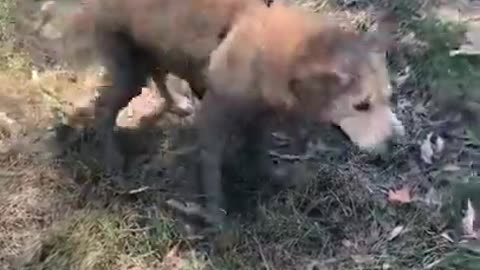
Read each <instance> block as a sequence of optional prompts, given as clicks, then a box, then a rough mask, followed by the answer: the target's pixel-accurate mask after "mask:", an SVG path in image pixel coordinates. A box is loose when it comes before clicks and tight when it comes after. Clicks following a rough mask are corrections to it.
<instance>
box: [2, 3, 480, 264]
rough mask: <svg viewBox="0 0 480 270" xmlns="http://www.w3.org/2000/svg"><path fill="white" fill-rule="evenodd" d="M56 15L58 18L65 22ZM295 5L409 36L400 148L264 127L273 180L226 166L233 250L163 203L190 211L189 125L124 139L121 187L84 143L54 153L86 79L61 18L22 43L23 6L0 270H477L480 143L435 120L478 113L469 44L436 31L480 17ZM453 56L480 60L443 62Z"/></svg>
mask: <svg viewBox="0 0 480 270" xmlns="http://www.w3.org/2000/svg"><path fill="white" fill-rule="evenodd" d="M59 2H60V3H66V4H65V5H62V7H63V6H65V9H62V12H63V13H62V14H69V13H68V12H70V11H71V10H73V9H74V8H73V7H74V6H75V3H74V2H75V1H59ZM290 2H295V3H296V4H299V5H302V6H305V8H309V9H313V10H315V11H318V12H336V13H337V14H338V18H341V19H342V21H344V22H345V23H346V24H349V25H354V26H357V27H359V28H368V26H369V24H370V22H371V21H372V20H371V18H372V16H371V15H372V8H375V9H381V8H387V7H390V8H391V7H392V6H395V8H396V9H395V10H396V12H397V13H398V15H399V16H400V17H401V18H402V24H401V27H400V28H399V31H398V32H399V33H398V37H397V41H398V46H397V47H396V49H395V50H394V51H392V52H390V53H389V55H388V58H389V63H390V71H391V77H392V83H393V85H394V86H395V94H394V95H395V97H394V100H395V109H396V113H397V115H398V117H399V119H400V120H401V121H402V122H403V124H404V125H405V126H406V131H407V134H406V137H405V138H404V139H403V140H401V141H399V142H398V143H397V145H396V146H395V149H394V151H392V152H391V153H388V154H387V155H384V156H378V155H373V154H367V153H363V152H359V151H357V150H356V149H354V148H353V147H352V146H351V145H350V143H349V142H348V141H346V140H345V139H344V138H343V136H340V135H339V133H338V132H337V131H336V130H333V129H331V128H329V127H316V126H312V125H310V124H309V123H298V124H297V125H296V126H291V125H287V123H284V122H272V124H271V127H268V129H267V130H266V132H269V135H271V136H270V138H271V141H270V143H269V144H268V145H265V148H264V149H260V150H261V154H262V155H263V157H264V158H265V159H266V160H267V161H268V162H269V163H271V171H272V173H273V175H274V176H275V177H272V178H271V179H257V177H256V176H255V175H250V174H249V169H248V167H247V165H245V164H247V161H248V160H249V159H250V158H251V156H248V155H247V154H244V155H240V154H237V155H235V156H232V155H230V156H229V159H228V162H227V164H225V168H224V172H225V173H226V175H225V180H224V181H225V182H226V183H227V184H225V188H226V189H227V194H228V195H227V197H228V198H229V202H228V203H229V209H228V212H229V214H230V215H231V216H232V218H234V219H235V221H236V224H237V225H238V228H237V229H236V231H235V232H236V234H235V235H231V236H230V237H229V238H227V239H223V238H214V239H211V238H201V237H199V236H197V237H193V236H192V235H191V234H189V233H188V232H189V229H190V228H189V227H188V226H187V225H186V224H187V221H189V220H188V217H185V216H182V215H179V214H178V213H176V212H174V211H172V209H171V207H168V203H167V202H168V200H170V199H175V200H178V201H189V200H191V199H193V197H192V196H193V194H191V190H192V184H193V183H194V182H193V180H192V179H191V171H192V168H191V167H189V166H190V165H189V164H191V161H192V160H194V159H195V158H196V156H195V155H194V154H192V153H194V152H192V151H189V149H190V148H191V143H190V140H189V130H188V128H189V125H190V121H189V120H190V118H187V119H179V118H178V117H174V116H172V115H165V117H163V118H162V120H161V121H159V123H158V124H157V125H156V126H155V128H150V129H148V130H141V129H135V128H133V129H132V128H130V129H125V130H122V131H121V134H120V135H121V136H122V139H124V140H125V144H124V145H125V149H124V150H125V151H127V152H128V153H130V155H129V157H130V158H129V173H130V174H129V179H128V180H129V181H128V183H121V184H119V183H116V182H113V181H111V180H110V179H108V178H105V177H103V176H102V173H101V171H100V170H99V169H98V168H97V166H96V162H95V154H96V152H95V148H96V147H95V145H94V144H93V143H92V142H91V140H90V137H89V135H88V134H86V135H85V136H83V137H81V138H77V140H76V141H74V142H69V143H70V144H69V147H68V148H65V147H64V144H62V143H65V140H67V139H68V138H69V135H70V134H71V133H72V132H76V131H75V130H71V129H68V128H66V127H65V126H62V125H61V123H62V122H63V123H65V121H67V120H66V118H68V116H69V112H70V111H71V109H72V105H71V104H70V103H72V102H73V103H74V104H77V105H78V104H79V103H82V98H83V97H85V96H88V95H92V94H93V93H94V91H95V89H94V88H95V82H96V81H95V76H94V74H93V72H92V71H89V72H88V73H77V74H76V75H77V78H75V76H74V75H72V74H75V72H73V71H71V70H70V71H66V68H65V67H64V66H63V65H62V64H61V62H62V57H61V55H62V49H61V47H60V46H59V43H58V39H57V38H58V33H57V32H61V31H60V30H58V29H60V28H61V27H59V26H58V25H60V26H61V25H62V23H61V20H62V18H61V16H60V17H59V19H58V20H59V21H57V22H56V23H57V26H55V25H53V24H52V25H50V26H48V27H50V30H48V29H47V30H45V29H44V32H43V33H42V34H41V35H42V36H41V37H40V38H39V37H38V36H31V35H29V34H27V32H28V31H27V30H28V29H30V28H29V27H31V24H32V22H34V21H35V15H36V14H37V13H36V12H37V10H38V8H39V6H40V5H41V3H38V2H35V1H31V2H28V3H27V2H25V3H24V4H23V5H22V8H21V9H19V11H18V12H17V13H15V15H16V16H17V18H20V19H17V27H16V28H15V30H16V32H15V33H14V34H13V35H14V36H15V37H16V41H15V42H16V45H17V47H18V48H19V49H18V48H14V49H12V48H11V47H8V46H7V45H5V46H4V47H6V48H4V49H2V50H1V52H0V53H1V54H0V55H1V57H2V61H0V62H1V63H0V187H1V188H0V213H1V214H0V269H2V270H3V269H82V270H84V269H309V270H313V269H322V270H323V269H385V270H386V269H480V253H479V250H480V244H479V241H480V240H479V237H480V222H479V221H478V219H477V218H476V217H477V216H478V215H477V213H480V212H478V211H477V209H480V208H479V207H480V197H478V194H480V193H479V192H480V188H479V186H480V184H478V181H477V180H478V173H479V171H480V143H479V141H478V140H477V139H475V134H474V133H472V132H471V130H474V129H467V128H466V127H468V125H465V121H464V120H465V117H463V118H462V117H461V115H460V114H459V112H463V110H446V109H445V106H442V105H444V104H446V103H445V102H444V101H445V100H451V99H453V97H459V98H463V100H462V101H465V100H468V101H471V102H472V103H474V102H476V101H478V102H480V95H478V89H476V86H477V85H478V84H477V82H478V81H479V80H480V78H479V77H478V74H479V73H478V72H479V71H480V62H478V59H476V58H475V57H477V56H475V55H474V54H475V53H474V52H475V48H476V47H475V46H476V45H475V42H473V43H471V44H469V46H470V47H468V46H467V47H465V46H460V44H462V43H463V44H464V45H465V44H466V43H465V41H464V38H463V36H464V35H463V34H462V35H459V34H458V33H457V31H456V30H455V29H456V28H455V27H453V26H445V25H443V24H440V23H439V22H438V21H437V19H438V18H440V19H442V20H448V21H452V20H453V21H456V22H458V19H455V14H457V17H462V18H463V19H468V18H471V20H472V21H475V18H476V16H477V15H476V13H475V12H471V11H472V10H475V7H477V5H478V3H477V2H476V1H466V0H465V1H453V2H455V4H453V5H452V3H453V2H448V3H447V4H448V5H446V4H445V3H442V1H408V0H405V1H395V3H392V2H391V1H380V0H348V1H347V0H337V1H321V0H318V1H315V0H306V1H301V0H298V1H290ZM72 3H73V4H72ZM452 10H453V11H452ZM466 11H470V13H467V12H466ZM455 12H456V13H455ZM452 14H453V15H452ZM458 14H460V16H459V15H458ZM18 16H20V17H18ZM449 16H450V17H449ZM19 22H20V23H19ZM26 29H27V30H26ZM49 31H50V32H49ZM55 31H57V32H55ZM468 33H469V34H470V36H472V35H473V40H475V33H474V31H473V30H472V31H470V32H468ZM472 33H473V34H472ZM467 36H468V35H467ZM471 39H472V38H471ZM457 43H458V44H457ZM5 44H7V42H5ZM472 44H473V45H472ZM20 45H21V46H20ZM458 48H461V49H462V48H463V49H464V51H465V50H469V52H470V54H473V56H464V55H463V56H462V55H460V56H450V55H449V52H450V51H452V50H455V49H458ZM460 54H465V52H463V53H460ZM454 57H458V58H454ZM471 58H473V60H472V59H471ZM32 70H35V72H32ZM36 71H38V72H39V73H38V74H37V73H36ZM452 74H453V75H452ZM92 78H94V79H93V80H92ZM445 89H446V90H445ZM472 89H474V90H472ZM139 102H140V101H139ZM132 104H133V103H132ZM475 104H476V103H475ZM159 106H160V105H159ZM472 106H473V105H472ZM130 109H131V110H132V113H133V114H134V115H135V113H137V114H138V113H139V112H138V108H137V109H136V107H135V105H131V107H130ZM479 113H480V111H479ZM126 114H127V113H126ZM474 118H475V117H474ZM476 119H480V118H476ZM120 121H122V120H120ZM123 121H127V120H125V119H123ZM467 122H468V121H467ZM475 123H476V122H474V124H473V126H475ZM467 124H468V123H467ZM299 126H300V127H301V128H298V127H299ZM470 126H472V123H471V121H470ZM290 131H295V132H290ZM230 148H231V150H234V149H235V145H234V144H232V145H231V147H230ZM232 153H233V151H232ZM233 172H237V173H233ZM476 181H477V182H476Z"/></svg>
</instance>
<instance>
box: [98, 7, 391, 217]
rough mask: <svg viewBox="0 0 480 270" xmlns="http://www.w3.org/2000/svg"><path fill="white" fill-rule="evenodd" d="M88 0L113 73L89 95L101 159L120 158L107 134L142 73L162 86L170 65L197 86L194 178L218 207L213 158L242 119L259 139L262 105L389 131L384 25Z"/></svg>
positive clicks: (362, 137)
mask: <svg viewBox="0 0 480 270" xmlns="http://www.w3.org/2000/svg"><path fill="white" fill-rule="evenodd" d="M90 3H91V7H90V10H91V11H92V12H91V14H92V17H91V18H92V22H93V24H94V26H95V27H94V37H95V41H96V46H97V49H99V52H100V55H101V56H102V58H103V62H104V63H105V64H106V66H107V69H108V70H109V71H110V72H111V74H112V79H113V88H112V89H111V90H109V91H103V92H102V94H101V96H100V98H99V101H98V103H97V104H96V114H97V115H96V121H97V130H98V131H101V132H102V134H101V135H100V138H101V139H102V141H103V142H104V143H103V145H104V150H105V151H104V152H105V156H104V158H105V161H106V162H107V165H108V167H110V169H118V168H120V167H121V165H122V159H121V154H120V153H119V152H117V150H116V149H117V147H116V146H115V140H114V136H113V126H114V123H115V118H116V115H117V113H118V111H119V110H120V109H121V108H123V107H124V106H125V105H126V104H127V103H128V102H129V101H130V100H131V99H132V98H133V97H134V96H136V95H137V94H138V93H139V91H140V89H141V86H142V84H144V83H145V80H146V79H147V77H148V76H152V77H153V78H154V80H155V83H156V84H157V87H158V88H159V91H162V92H163V91H166V90H165V78H166V75H167V74H168V73H172V74H175V75H176V76H178V77H180V78H182V79H185V80H186V81H187V82H188V83H189V85H190V87H191V88H192V90H193V91H194V92H195V93H197V94H198V96H204V99H203V101H202V104H201V109H200V111H199V114H198V115H197V119H196V120H197V121H196V124H197V125H198V131H199V144H200V149H201V156H200V157H201V158H200V162H201V166H200V168H201V173H200V176H199V179H200V182H201V185H202V186H203V191H204V192H205V193H206V194H207V207H208V209H209V210H210V211H212V213H217V214H218V213H220V212H219V211H218V209H219V208H221V207H223V192H222V189H221V184H220V179H221V175H220V163H221V161H222V151H223V148H224V146H225V140H226V138H227V137H228V134H229V133H230V132H231V131H233V130H234V129H238V128H239V129H241V131H247V133H248V137H249V138H251V139H252V140H251V144H252V145H254V144H255V143H258V141H259V134H257V133H256V131H258V130H259V129H260V128H261V124H260V122H259V121H258V119H260V118H262V117H263V116H264V115H269V114H270V113H287V114H293V115H297V116H299V117H305V118H310V119H312V120H315V121H318V122H330V123H334V124H337V125H339V126H340V127H341V128H342V129H343V130H344V131H345V132H346V133H347V135H348V136H349V137H350V139H351V140H352V141H353V142H354V143H355V144H357V145H358V146H359V147H361V148H364V149H369V148H374V147H376V146H379V145H382V144H384V143H385V142H387V141H388V140H389V139H390V138H391V137H392V135H393V134H394V130H395V129H394V124H395V121H394V119H393V118H394V117H392V116H393V113H392V110H391V107H390V104H389V98H390V95H391V89H390V84H389V76H388V71H387V67H386V62H385V50H386V49H387V47H388V42H387V41H388V39H385V38H384V37H383V34H382V32H384V30H385V29H383V28H382V27H379V32H374V33H357V32H354V31H348V30H345V29H341V28H340V27H338V26H337V25H336V24H335V23H332V22H331V21H330V18H328V17H327V16H322V15H315V14H312V13H310V12H307V11H305V10H302V9H300V8H295V7H291V6H285V5H283V4H281V3H274V4H273V5H272V6H271V7H270V8H268V7H267V6H266V5H265V4H264V3H262V2H261V1H258V0H191V1H186V0H185V1H178V0H164V1H155V0H137V1H129V0H103V1H101V0H91V2H90ZM381 25H382V24H381ZM207 89H208V91H207ZM162 95H163V93H162ZM360 127H361V128H360ZM363 127H369V129H364V128H363ZM215 216H217V217H218V218H219V219H221V216H222V215H221V214H218V215H215Z"/></svg>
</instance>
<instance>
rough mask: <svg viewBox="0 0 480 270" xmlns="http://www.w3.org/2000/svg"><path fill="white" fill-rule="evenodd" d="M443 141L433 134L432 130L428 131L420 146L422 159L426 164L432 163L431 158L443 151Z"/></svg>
mask: <svg viewBox="0 0 480 270" xmlns="http://www.w3.org/2000/svg"><path fill="white" fill-rule="evenodd" d="M444 147H445V141H444V140H443V138H442V137H440V136H433V132H430V133H428V135H427V137H426V138H425V140H424V141H423V142H422V145H421V146H420V154H421V158H422V160H423V161H424V162H425V163H427V164H432V163H433V158H434V156H435V155H438V154H439V153H441V152H442V151H443V148H444Z"/></svg>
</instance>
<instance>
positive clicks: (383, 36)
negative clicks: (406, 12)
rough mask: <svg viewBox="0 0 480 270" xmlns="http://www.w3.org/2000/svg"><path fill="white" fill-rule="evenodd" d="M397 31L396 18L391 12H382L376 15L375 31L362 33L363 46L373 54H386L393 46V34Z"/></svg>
mask: <svg viewBox="0 0 480 270" xmlns="http://www.w3.org/2000/svg"><path fill="white" fill-rule="evenodd" d="M397 29H398V18H397V16H396V15H395V14H394V12H393V11H384V12H382V13H380V14H379V15H377V28H376V30H375V31H372V32H367V33H364V35H363V42H364V45H365V46H366V48H368V49H370V50H371V51H374V52H386V51H388V50H389V49H390V48H391V47H392V46H393V45H394V42H395V40H394V34H395V32H396V30H397Z"/></svg>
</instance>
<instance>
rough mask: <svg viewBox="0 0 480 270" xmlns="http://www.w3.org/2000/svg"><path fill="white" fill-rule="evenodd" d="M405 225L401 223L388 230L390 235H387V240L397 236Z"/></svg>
mask: <svg viewBox="0 0 480 270" xmlns="http://www.w3.org/2000/svg"><path fill="white" fill-rule="evenodd" d="M404 229H405V227H404V226H403V225H400V226H397V227H395V228H394V229H393V230H392V232H390V236H389V237H388V241H392V240H393V239H395V238H397V236H399V235H400V234H401V233H402V232H403V230H404Z"/></svg>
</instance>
